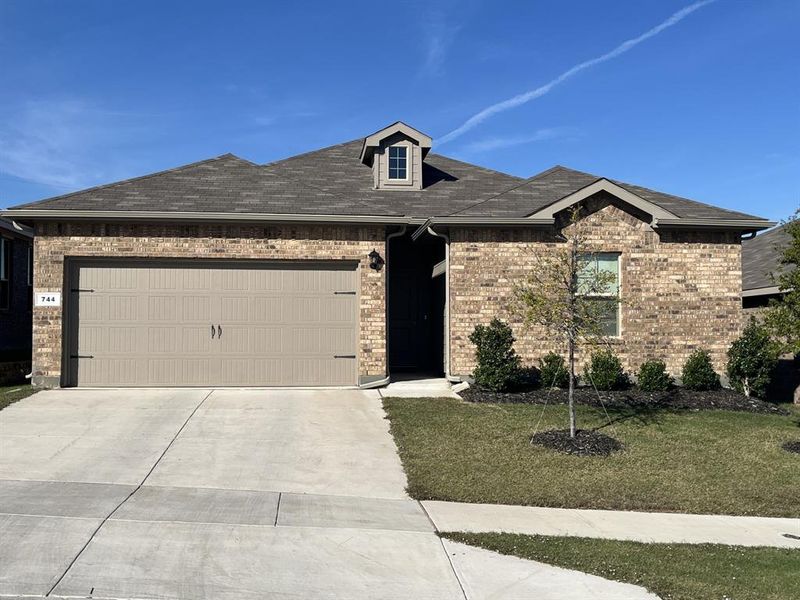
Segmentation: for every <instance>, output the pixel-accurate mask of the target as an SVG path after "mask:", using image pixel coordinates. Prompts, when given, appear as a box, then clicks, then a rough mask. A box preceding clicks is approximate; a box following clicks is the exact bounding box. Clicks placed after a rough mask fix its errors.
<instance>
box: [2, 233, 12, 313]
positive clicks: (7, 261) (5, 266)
mask: <svg viewBox="0 0 800 600" xmlns="http://www.w3.org/2000/svg"><path fill="white" fill-rule="evenodd" d="M10 279H11V240H9V239H6V238H0V310H8V308H9V307H10V306H11V283H10V281H9V280H10Z"/></svg>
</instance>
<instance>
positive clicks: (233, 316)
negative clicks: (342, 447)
mask: <svg viewBox="0 0 800 600" xmlns="http://www.w3.org/2000/svg"><path fill="white" fill-rule="evenodd" d="M69 282H70V284H69V297H68V301H67V305H66V306H65V310H66V315H67V322H66V328H65V335H66V340H65V341H66V344H65V349H66V351H65V354H66V356H65V357H64V360H65V363H66V364H67V365H68V369H67V373H66V379H67V381H66V383H67V384H68V385H78V386H114V387H118V386H328V385H332V386H335V385H348V386H349V385H356V384H357V382H358V364H357V362H358V359H357V356H358V351H357V346H358V276H357V264H356V263H355V262H348V261H326V262H315V263H312V262H308V263H306V262H296V261H283V262H272V263H264V262H255V261H253V262H246V261H245V262H243V261H236V262H222V261H216V262H214V261H182V262H179V261H170V262H167V261H158V260H139V261H125V262H123V261H115V260H108V259H105V260H97V261H82V262H75V263H73V264H71V265H70V269H69Z"/></svg>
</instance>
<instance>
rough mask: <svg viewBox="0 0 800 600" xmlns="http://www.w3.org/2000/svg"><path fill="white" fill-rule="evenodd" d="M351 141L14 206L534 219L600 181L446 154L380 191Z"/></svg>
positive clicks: (229, 160) (689, 205) (659, 198)
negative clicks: (517, 172)
mask: <svg viewBox="0 0 800 600" xmlns="http://www.w3.org/2000/svg"><path fill="white" fill-rule="evenodd" d="M362 144H363V140H361V139H358V140H353V141H350V142H345V143H343V144H338V145H335V146H330V147H328V148H323V149H321V150H316V151H313V152H308V153H305V154H301V155H298V156H293V157H290V158H286V159H284V160H280V161H276V162H272V163H269V164H266V165H256V164H254V163H251V162H249V161H246V160H243V159H241V158H238V157H236V156H234V155H232V154H225V155H223V156H219V157H217V158H212V159H209V160H205V161H201V162H197V163H192V164H189V165H185V166H183V167H178V168H175V169H170V170H167V171H161V172H159V173H154V174H151V175H145V176H143V177H137V178H134V179H128V180H125V181H120V182H117V183H111V184H108V185H102V186H98V187H95V188H90V189H87V190H83V191H80V192H74V193H71V194H65V195H63V196H57V197H55V198H50V199H47V200H42V201H39V202H33V203H28V204H23V205H20V206H16V207H14V208H15V209H36V210H46V209H62V210H70V209H72V210H90V211H91V210H98V211H99V210H104V211H108V210H118V211H157V212H215V213H225V212H228V213H243V214H246V213H262V214H301V215H315V214H318V215H374V216H405V217H437V216H439V217H440V216H450V215H458V216H465V217H469V216H472V217H527V216H529V215H531V214H532V213H534V212H536V211H537V210H539V209H541V208H544V207H546V206H547V205H549V204H552V203H553V202H556V201H558V200H560V199H561V198H563V197H565V196H568V195H570V194H572V193H573V192H576V191H578V190H580V189H581V188H583V187H585V186H587V185H589V184H590V183H592V182H594V181H596V180H598V179H601V178H600V177H598V176H597V175H591V174H589V173H583V172H581V171H575V170H572V169H568V168H566V167H562V166H557V167H553V168H552V169H548V170H547V171H544V172H542V173H539V174H538V175H535V176H533V177H531V178H529V179H521V178H519V177H514V176H512V175H507V174H505V173H500V172H498V171H493V170H491V169H486V168H483V167H479V166H476V165H472V164H469V163H465V162H461V161H458V160H455V159H452V158H448V157H445V156H441V155H438V154H433V153H430V154H428V156H427V158H426V160H425V162H424V163H423V189H422V190H406V191H402V192H400V191H395V190H392V191H387V190H376V189H373V175H372V170H371V168H370V167H368V166H366V165H364V164H363V163H362V162H361V161H360V160H359V156H360V152H361V147H362ZM614 183H616V184H618V185H620V186H622V187H624V188H626V189H627V190H629V191H630V192H632V193H634V194H637V195H639V196H641V197H642V198H644V199H646V200H648V201H650V202H652V203H654V204H656V205H659V206H661V207H663V208H665V209H666V210H668V211H670V212H673V213H674V214H676V215H678V216H679V217H699V218H725V219H753V218H757V217H752V216H751V215H746V214H744V213H738V212H734V211H730V210H726V209H722V208H717V207H713V206H709V205H706V204H701V203H698V202H694V201H692V200H687V199H685V198H679V197H677V196H672V195H669V194H663V193H661V192H656V191H653V190H650V189H647V188H643V187H639V186H635V185H631V184H628V183H623V182H614Z"/></svg>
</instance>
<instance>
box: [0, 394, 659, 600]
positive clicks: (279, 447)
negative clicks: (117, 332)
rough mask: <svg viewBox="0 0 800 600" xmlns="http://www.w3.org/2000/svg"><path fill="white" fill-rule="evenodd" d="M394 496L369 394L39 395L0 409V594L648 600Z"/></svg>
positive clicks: (397, 474) (378, 417)
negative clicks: (460, 537) (505, 551)
mask: <svg viewBox="0 0 800 600" xmlns="http://www.w3.org/2000/svg"><path fill="white" fill-rule="evenodd" d="M405 485H406V480H405V475H404V473H403V470H402V468H401V465H400V461H399V458H398V456H397V453H396V449H395V447H394V443H393V440H392V438H391V436H390V435H389V432H388V422H387V421H386V420H385V418H384V414H383V410H382V408H381V405H380V396H379V394H378V393H377V392H362V391H357V390H349V391H348V390H318V391H289V390H230V389H225V390H202V389H179V390H152V389H150V390H54V391H47V392H40V393H38V394H35V395H34V396H31V397H30V398H27V399H25V400H22V401H21V402H18V403H17V404H14V405H12V406H10V407H8V408H6V409H5V410H2V411H0V596H19V597H22V596H25V597H42V596H47V595H49V596H50V597H91V598H108V599H110V598H115V599H121V598H186V599H203V598H209V599H215V600H225V599H228V598H231V599H233V598H236V599H242V598H298V597H300V598H371V599H372V598H375V599H377V598H398V599H400V598H403V599H407V598H409V597H414V598H420V599H425V598H436V599H448V598H453V599H461V600H464V599H465V598H468V599H469V600H473V599H478V598H490V597H491V598H501V597H508V598H511V597H515V598H529V597H530V598H533V597H535V598H539V599H545V598H551V597H552V598H567V599H568V598H574V599H576V600H577V599H579V598H580V599H582V598H612V597H613V598H619V599H622V598H631V599H634V598H636V599H638V598H648V597H652V596H649V595H647V594H644V593H643V591H642V590H641V589H640V588H635V587H633V586H625V585H623V584H617V583H612V582H607V581H605V580H602V579H598V578H592V577H590V576H587V575H581V574H577V573H574V572H570V571H563V570H560V569H554V568H552V567H546V566H543V565H537V564H536V563H530V562H528V561H519V560H518V559H513V558H508V557H499V556H498V555H494V554H492V553H489V552H486V551H483V550H478V549H474V548H469V547H466V546H462V545H459V544H452V543H450V542H446V543H442V541H440V540H439V538H438V537H437V536H436V535H435V533H434V528H433V525H432V524H431V521H430V520H429V519H428V517H427V515H426V514H425V512H424V510H423V509H422V507H421V506H420V504H419V503H417V502H416V501H413V500H411V499H409V498H408V497H407V496H406V495H405V492H404V488H405ZM501 590H502V593H501Z"/></svg>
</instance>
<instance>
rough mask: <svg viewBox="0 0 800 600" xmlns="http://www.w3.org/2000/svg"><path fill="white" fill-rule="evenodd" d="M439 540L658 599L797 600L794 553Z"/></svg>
mask: <svg viewBox="0 0 800 600" xmlns="http://www.w3.org/2000/svg"><path fill="white" fill-rule="evenodd" d="M442 536H443V537H446V538H448V539H451V540H454V541H456V542H462V543H465V544H471V545H473V546H479V547H481V548H486V549H487V550H493V551H495V552H500V553H502V554H511V555H514V556H519V557H521V558H527V559H530V560H536V561H540V562H544V563H548V564H551V565H556V566H559V567H564V568H567V569H575V570H577V571H583V572H585V573H591V574H593V575H599V576H600V577H605V578H606V579H613V580H616V581H622V582H625V583H632V584H635V585H640V586H643V587H645V588H647V589H648V590H649V591H651V592H653V593H655V594H657V595H659V596H660V597H661V598H663V599H664V600H711V599H715V600H724V599H730V600H794V599H796V598H800V577H798V576H797V574H798V573H800V551H798V550H789V549H781V548H743V547H739V546H722V545H717V544H698V545H695V544H644V543H641V542H623V541H617V540H596V539H589V538H571V537H550V536H540V535H536V536H531V535H516V534H511V533H480V534H473V533H443V534H442Z"/></svg>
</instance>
